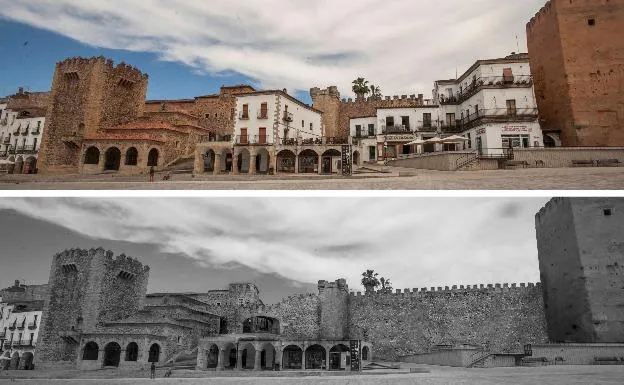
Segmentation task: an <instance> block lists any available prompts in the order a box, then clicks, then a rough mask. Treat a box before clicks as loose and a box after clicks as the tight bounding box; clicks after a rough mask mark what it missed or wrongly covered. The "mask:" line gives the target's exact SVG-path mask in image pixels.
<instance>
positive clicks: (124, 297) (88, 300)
mask: <svg viewBox="0 0 624 385" xmlns="http://www.w3.org/2000/svg"><path fill="white" fill-rule="evenodd" d="M148 278H149V267H147V266H143V265H142V264H141V263H140V262H139V261H137V260H135V259H132V258H129V257H126V256H125V255H123V254H122V255H119V256H117V257H116V258H113V253H112V252H111V251H104V249H101V248H99V249H91V250H80V249H72V250H66V251H63V252H61V253H58V254H56V255H55V256H54V258H53V261H52V267H51V269H50V279H49V282H48V285H49V299H48V301H47V302H46V304H45V307H44V311H43V317H42V321H41V331H40V333H39V343H38V345H37V355H36V356H37V361H38V364H41V365H42V366H46V365H53V366H59V365H62V364H63V363H65V364H67V365H69V364H70V363H71V362H72V361H74V362H75V359H76V354H77V347H78V344H79V343H80V337H81V334H82V333H93V332H96V331H97V330H98V327H99V325H100V324H101V323H102V322H106V321H113V320H119V319H123V318H126V317H129V316H131V315H133V314H135V313H136V312H137V311H138V310H139V309H140V308H141V307H142V306H143V301H144V298H145V294H146V291H147V281H148Z"/></svg>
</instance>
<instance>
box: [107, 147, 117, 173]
mask: <svg viewBox="0 0 624 385" xmlns="http://www.w3.org/2000/svg"><path fill="white" fill-rule="evenodd" d="M104 159H105V160H104V170H105V171H119V166H120V164H121V151H119V149H118V148H117V147H111V148H109V149H108V150H106V154H105V158H104Z"/></svg>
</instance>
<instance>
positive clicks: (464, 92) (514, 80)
mask: <svg viewBox="0 0 624 385" xmlns="http://www.w3.org/2000/svg"><path fill="white" fill-rule="evenodd" d="M532 86H533V77H531V75H510V76H485V77H481V78H476V79H474V80H473V81H472V82H470V83H469V84H468V86H467V87H466V88H462V89H460V90H459V91H458V92H457V93H456V94H455V95H452V96H448V95H440V98H439V99H440V104H442V105H446V104H459V103H462V102H463V101H465V100H467V99H469V98H470V97H472V96H473V95H475V94H476V93H477V92H479V91H480V90H482V89H484V88H490V89H491V88H528V87H532Z"/></svg>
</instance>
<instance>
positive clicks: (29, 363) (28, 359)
mask: <svg viewBox="0 0 624 385" xmlns="http://www.w3.org/2000/svg"><path fill="white" fill-rule="evenodd" d="M33 359H34V355H33V354H32V353H31V352H25V353H24V354H22V357H21V358H20V364H19V368H20V369H21V370H33V369H34V364H33Z"/></svg>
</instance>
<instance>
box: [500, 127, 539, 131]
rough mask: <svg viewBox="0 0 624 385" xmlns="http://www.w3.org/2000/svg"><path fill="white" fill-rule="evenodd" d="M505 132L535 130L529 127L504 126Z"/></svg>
mask: <svg viewBox="0 0 624 385" xmlns="http://www.w3.org/2000/svg"><path fill="white" fill-rule="evenodd" d="M503 132H533V128H531V127H527V126H503Z"/></svg>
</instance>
